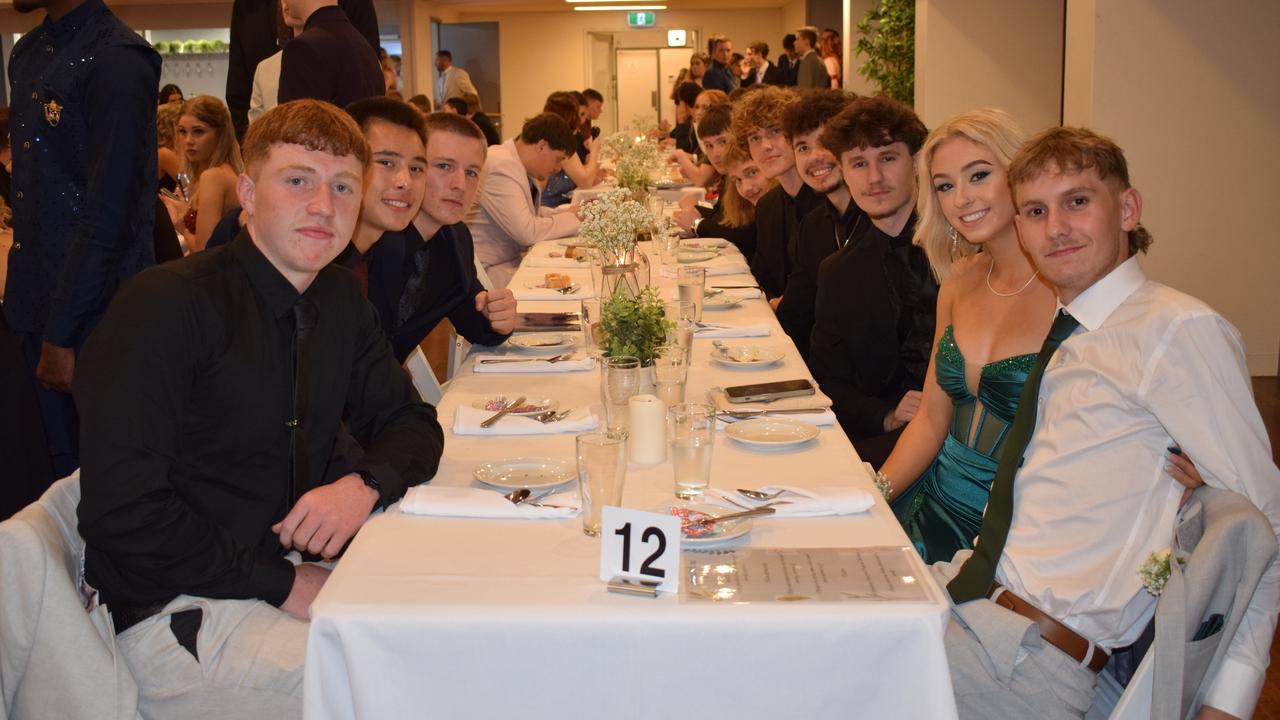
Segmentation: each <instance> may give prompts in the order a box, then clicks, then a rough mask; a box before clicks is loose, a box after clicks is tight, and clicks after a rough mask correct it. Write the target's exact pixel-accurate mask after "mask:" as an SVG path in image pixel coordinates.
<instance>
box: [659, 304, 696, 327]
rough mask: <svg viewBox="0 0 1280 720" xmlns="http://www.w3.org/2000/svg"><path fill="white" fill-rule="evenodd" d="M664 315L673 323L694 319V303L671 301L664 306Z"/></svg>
mask: <svg viewBox="0 0 1280 720" xmlns="http://www.w3.org/2000/svg"><path fill="white" fill-rule="evenodd" d="M662 314H663V315H664V316H665V317H666V318H667V319H668V320H671V321H672V322H674V321H676V320H692V319H693V303H692V302H689V301H688V300H670V301H667V302H665V303H663V304H662Z"/></svg>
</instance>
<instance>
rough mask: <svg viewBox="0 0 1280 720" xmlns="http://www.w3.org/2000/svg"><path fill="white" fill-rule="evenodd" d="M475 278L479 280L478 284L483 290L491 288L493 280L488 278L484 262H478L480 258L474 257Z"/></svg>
mask: <svg viewBox="0 0 1280 720" xmlns="http://www.w3.org/2000/svg"><path fill="white" fill-rule="evenodd" d="M475 264H476V278H477V279H478V280H480V284H481V285H483V286H484V289H485V290H492V289H493V281H492V280H490V279H489V273H488V271H486V270H485V269H484V264H482V263H481V262H480V258H475Z"/></svg>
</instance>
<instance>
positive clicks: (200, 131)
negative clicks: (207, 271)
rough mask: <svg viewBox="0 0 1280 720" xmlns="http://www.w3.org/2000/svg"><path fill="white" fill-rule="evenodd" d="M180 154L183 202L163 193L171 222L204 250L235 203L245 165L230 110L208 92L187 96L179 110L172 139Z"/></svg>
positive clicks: (188, 242)
mask: <svg viewBox="0 0 1280 720" xmlns="http://www.w3.org/2000/svg"><path fill="white" fill-rule="evenodd" d="M175 145H176V149H177V151H178V154H179V155H180V156H181V159H182V176H181V177H180V178H179V180H180V181H182V182H180V183H179V184H180V185H182V184H183V183H185V185H183V188H182V189H183V190H184V191H185V199H186V202H185V203H180V202H176V201H173V200H172V199H171V198H165V205H166V206H167V207H168V209H169V215H170V217H171V218H172V219H173V220H174V223H173V224H174V228H175V229H176V230H177V231H178V234H179V235H180V236H182V238H183V239H184V240H185V244H186V246H187V247H188V249H189V250H190V251H191V252H195V251H197V250H203V249H204V246H205V243H207V242H208V241H209V236H210V235H212V234H213V228H214V226H216V225H217V224H218V221H219V220H221V219H222V216H223V215H225V214H226V213H227V211H228V210H230V209H232V208H235V207H239V206H240V201H239V198H238V197H237V196H236V178H237V177H238V176H239V174H240V173H241V172H242V171H243V170H244V163H243V161H241V159H240V143H238V142H236V133H235V128H234V127H233V126H232V124H231V112H230V111H229V110H227V106H226V105H224V104H223V102H222V101H221V100H219V99H218V98H216V97H213V96H211V95H199V96H196V97H194V98H191V99H190V100H188V101H187V102H186V103H184V104H183V106H182V112H181V113H180V114H179V116H178V128H177V133H176V139H175Z"/></svg>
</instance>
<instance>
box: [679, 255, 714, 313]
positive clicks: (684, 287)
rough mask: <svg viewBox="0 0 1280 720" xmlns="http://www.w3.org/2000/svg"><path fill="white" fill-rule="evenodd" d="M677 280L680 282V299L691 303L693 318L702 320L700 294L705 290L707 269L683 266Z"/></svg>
mask: <svg viewBox="0 0 1280 720" xmlns="http://www.w3.org/2000/svg"><path fill="white" fill-rule="evenodd" d="M677 282H679V283H680V299H681V300H683V301H688V302H691V303H693V319H694V320H696V321H697V322H702V297H703V295H702V294H703V293H704V292H706V286H707V269H706V268H700V267H689V266H687V265H686V266H683V267H681V268H680V272H679V274H678V275H677Z"/></svg>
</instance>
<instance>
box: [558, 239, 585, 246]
mask: <svg viewBox="0 0 1280 720" xmlns="http://www.w3.org/2000/svg"><path fill="white" fill-rule="evenodd" d="M556 244H557V245H559V246H560V247H586V246H587V245H590V244H591V241H590V240H588V239H586V238H581V237H571V238H565V239H563V240H557V241H556Z"/></svg>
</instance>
